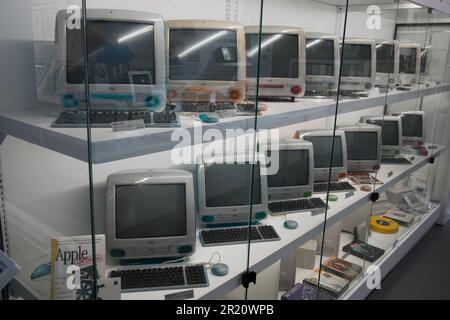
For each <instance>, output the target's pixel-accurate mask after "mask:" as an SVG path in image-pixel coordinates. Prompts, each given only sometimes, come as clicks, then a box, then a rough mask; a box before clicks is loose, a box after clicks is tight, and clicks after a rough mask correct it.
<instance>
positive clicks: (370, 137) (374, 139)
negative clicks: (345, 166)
mask: <svg viewBox="0 0 450 320" xmlns="http://www.w3.org/2000/svg"><path fill="white" fill-rule="evenodd" d="M345 140H346V142H347V160H358V161H368V160H377V159H378V133H377V132H364V131H346V132H345Z"/></svg>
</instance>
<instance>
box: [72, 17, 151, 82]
mask: <svg viewBox="0 0 450 320" xmlns="http://www.w3.org/2000/svg"><path fill="white" fill-rule="evenodd" d="M86 26H87V28H86V36H87V39H86V42H87V45H86V46H87V53H88V56H89V57H88V70H89V71H88V72H89V83H107V84H140V85H150V84H154V83H155V42H154V26H153V24H151V23H142V22H123V21H101V20H88V21H87V23H86ZM82 39H83V37H82V31H81V30H80V29H76V28H74V29H67V30H66V46H67V48H66V55H67V59H66V61H67V62H66V63H67V65H66V78H67V83H70V84H80V83H83V82H84V80H85V79H84V70H85V65H84V63H85V60H84V46H83V41H82ZM137 71H138V72H139V74H140V76H137V77H136V76H132V74H133V72H137Z"/></svg>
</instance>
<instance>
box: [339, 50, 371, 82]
mask: <svg viewBox="0 0 450 320" xmlns="http://www.w3.org/2000/svg"><path fill="white" fill-rule="evenodd" d="M342 59H343V61H342V76H343V77H367V78H370V76H371V66H372V61H371V59H372V47H371V45H368V44H347V43H346V44H344V52H343V56H342Z"/></svg>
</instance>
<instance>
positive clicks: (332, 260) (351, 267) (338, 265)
mask: <svg viewBox="0 0 450 320" xmlns="http://www.w3.org/2000/svg"><path fill="white" fill-rule="evenodd" d="M322 267H323V269H324V270H326V271H328V272H331V273H333V274H335V275H337V276H339V277H341V278H344V279H347V280H349V281H352V280H354V279H355V278H356V277H358V276H359V275H360V274H361V272H362V267H361V266H360V265H357V264H355V263H352V262H349V261H345V260H342V259H339V258H338V257H329V258H328V259H327V260H325V261H324V263H323V264H322Z"/></svg>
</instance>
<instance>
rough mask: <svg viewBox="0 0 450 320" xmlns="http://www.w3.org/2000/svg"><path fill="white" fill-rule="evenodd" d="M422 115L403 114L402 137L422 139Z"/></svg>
mask: <svg viewBox="0 0 450 320" xmlns="http://www.w3.org/2000/svg"><path fill="white" fill-rule="evenodd" d="M422 124H423V118H422V115H418V114H404V115H402V130H403V136H404V137H422V135H423V134H422V130H423V129H422Z"/></svg>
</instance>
